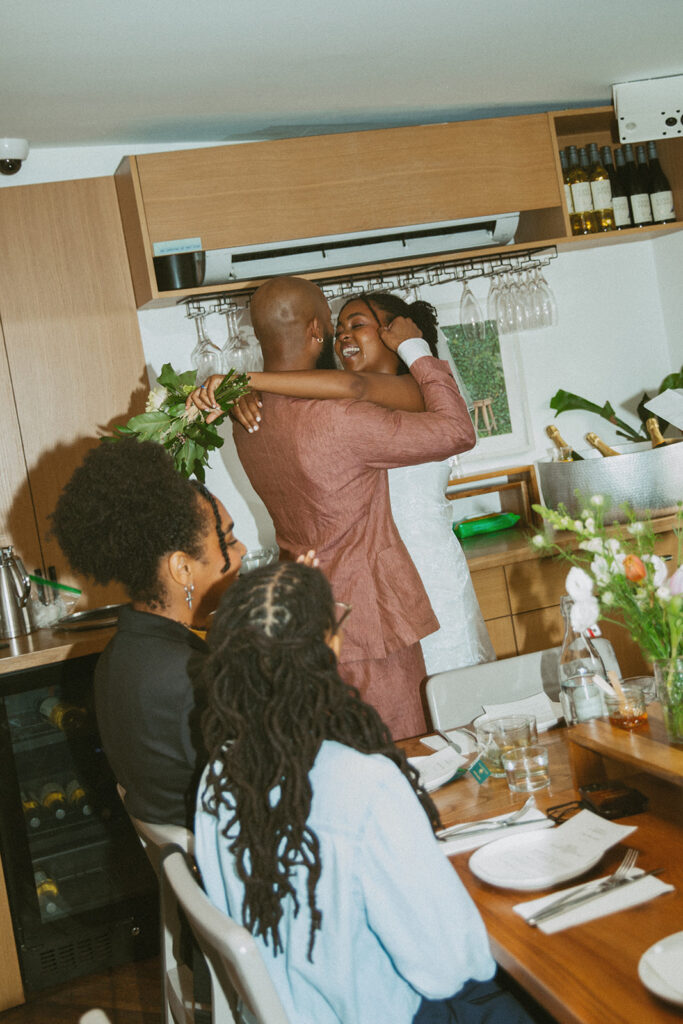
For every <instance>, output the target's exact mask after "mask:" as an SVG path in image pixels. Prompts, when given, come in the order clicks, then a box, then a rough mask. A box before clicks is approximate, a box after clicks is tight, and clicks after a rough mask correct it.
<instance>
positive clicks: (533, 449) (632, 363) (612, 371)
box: [0, 144, 683, 549]
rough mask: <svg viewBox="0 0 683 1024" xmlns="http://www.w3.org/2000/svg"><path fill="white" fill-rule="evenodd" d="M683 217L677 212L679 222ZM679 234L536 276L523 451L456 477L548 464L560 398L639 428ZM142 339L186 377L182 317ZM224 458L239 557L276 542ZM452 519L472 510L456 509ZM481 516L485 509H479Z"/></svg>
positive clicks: (523, 374) (578, 439) (38, 160)
mask: <svg viewBox="0 0 683 1024" xmlns="http://www.w3.org/2000/svg"><path fill="white" fill-rule="evenodd" d="M160 148H164V149H170V148H190V144H185V145H183V144H178V146H175V147H171V146H164V147H159V146H155V147H153V146H147V147H145V146H140V145H137V146H133V145H131V146H121V147H117V146H101V147H83V148H78V149H45V150H36V151H32V152H31V153H30V155H29V159H28V160H27V161H26V163H25V165H24V167H23V168H22V169H21V171H20V172H19V173H18V174H17V175H15V176H13V177H11V178H6V177H5V178H0V185H2V186H7V185H24V184H34V183H38V182H42V181H50V180H62V179H66V178H76V177H90V176H95V175H103V174H112V173H113V172H114V170H115V169H116V167H117V165H118V163H119V161H120V159H121V158H122V157H123V156H125V155H127V154H131V153H140V152H149V151H153V150H158V149H160ZM681 212H683V211H681ZM682 267H683V233H677V234H672V235H668V236H665V237H662V238H658V239H657V240H656V241H654V242H650V241H640V242H632V243H629V244H623V245H609V246H604V247H596V248H593V249H586V250H581V251H573V252H571V253H560V255H559V257H558V258H557V259H556V260H554V261H552V263H551V264H550V266H549V267H548V268H546V271H545V274H546V278H547V280H548V283H549V284H550V286H551V288H552V289H553V291H554V293H555V296H556V299H557V304H558V308H559V323H558V324H557V326H555V327H552V328H549V329H547V330H543V331H529V332H526V333H523V334H520V335H519V337H518V339H517V340H516V342H515V340H514V339H512V338H510V337H503V338H502V339H501V343H502V345H503V346H515V344H517V345H518V353H519V361H520V379H521V382H522V388H523V391H524V398H525V401H526V405H527V408H528V435H529V444H528V447H526V448H524V449H520V450H519V451H518V452H515V453H513V454H509V453H508V454H506V455H505V456H501V457H499V458H489V459H482V458H481V455H480V453H479V452H478V451H475V452H473V453H472V454H471V455H467V456H464V457H463V459H462V465H463V471H464V472H469V471H473V470H474V469H475V468H476V469H479V468H484V469H488V468H492V467H497V466H511V465H517V464H526V463H529V462H533V461H534V460H535V459H537V458H542V457H545V456H546V455H547V454H548V451H549V442H548V440H547V437H546V435H545V429H544V428H545V426H546V424H548V423H550V422H551V421H552V419H553V415H554V414H553V413H552V410H551V409H550V406H549V402H550V398H551V397H552V395H553V394H554V393H555V392H556V391H557V389H558V388H564V389H565V390H567V391H574V392H576V393H578V394H581V395H583V396H584V397H586V398H589V399H591V400H592V401H595V402H596V403H598V404H600V405H602V404H603V402H605V401H606V400H609V401H610V402H611V403H612V404H613V406H614V408H615V410H616V412H617V415H619V416H621V417H622V418H623V419H625V420H626V421H627V422H629V423H631V424H632V425H633V426H636V427H637V426H638V419H637V417H636V416H635V407H636V405H637V404H638V401H639V399H640V396H641V394H642V391H643V390H650V391H652V390H653V389H656V388H657V387H658V385H659V383H660V381H661V380H662V378H663V377H664V376H665V375H666V374H667V373H670V372H671V371H672V370H678V369H680V367H681V364H682V363H683V342H682V340H681V328H680V325H681V323H683V287H682V280H681V278H682V273H681V268H682ZM472 288H473V291H474V293H475V295H476V297H477V299H478V300H479V302H480V304H481V305H482V307H483V308H485V303H486V293H487V290H488V282H486V281H481V280H479V281H474V282H473V284H472ZM424 297H425V298H427V299H429V300H430V301H433V302H435V303H436V304H437V305H438V304H441V303H443V302H446V301H456V302H457V301H458V300H459V297H460V286H457V285H451V286H444V288H438V289H425V291H424ZM139 321H140V330H141V334H142V341H143V346H144V351H145V356H146V359H147V362H148V366H149V370H150V375H151V376H152V377H153V376H154V375H155V374H156V373H158V371H159V370H160V368H161V365H162V364H163V363H164V362H171V363H172V364H173V365H174V366H175V367H176V368H177V369H186V368H187V367H189V357H190V352H191V351H192V348H193V347H194V344H195V332H194V326H193V324H192V323H191V322H190V321H189V320H187V319H186V318H185V316H184V312H183V310H181V309H176V308H171V309H160V310H145V311H142V312H141V313H139ZM207 326H208V328H209V331H210V333H211V332H213V333H214V334H215V335H216V340H218V342H219V343H222V340H223V338H224V320H223V318H222V317H217V316H212V317H209V319H208V322H207ZM557 423H558V426H559V428H560V431H561V433H563V434H564V436H565V437H566V439H567V441H569V442H570V443H571V444H572V445H573V446H574V447H575V448H579V449H580V448H584V447H585V442H584V441H583V436H584V434H585V433H586V432H587V431H588V430H595V431H597V433H599V434H600V435H601V436H603V437H604V438H605V440H606V441H607V442H608V443H618V442H619V438H618V437H617V435H616V430H615V428H614V427H613V426H612V425H611V424H609V423H607V422H605V421H604V420H601V419H598V418H597V417H595V416H593V415H592V414H589V413H583V412H571V413H565V414H562V415H561V416H560V417H559V418H558V420H557ZM224 433H225V435H226V442H225V446H224V447H223V448H222V449H221V450H220V451H219V452H216V453H214V456H213V458H212V465H211V469H210V471H209V474H208V476H207V483H208V485H209V486H210V487H211V488H212V489H213V490H214V491H215V492H216V493H217V494H218V495H219V497H220V498H221V499H222V500H223V502H224V503H225V505H226V506H227V508H228V509H229V510H230V512H231V514H232V515H233V517H234V519H235V522H236V524H237V530H238V536H240V537H241V539H242V540H243V541H244V542H245V544H246V545H247V547H248V548H250V549H251V548H257V547H264V546H268V545H269V544H270V543H272V540H273V528H272V524H271V522H270V519H269V517H268V515H267V513H266V512H265V510H264V509H263V507H262V506H261V503H260V502H259V500H258V498H257V497H256V495H255V494H254V492H253V491H252V489H251V487H250V485H249V483H248V481H247V480H246V477H245V475H244V473H243V471H242V469H241V467H240V466H239V462H238V460H237V458H236V455H235V451H234V445H233V442H232V438H231V432H230V428H229V427H228V428H225V431H224ZM462 504H463V503H459V504H458V507H457V511H456V516H458V517H459V516H460V515H464V514H465V513H470V512H471V511H475V510H478V509H479V506H476V505H475V506H474V507H470V506H468V507H467V508H465V509H463V508H462V507H461V506H462ZM481 507H485V506H481Z"/></svg>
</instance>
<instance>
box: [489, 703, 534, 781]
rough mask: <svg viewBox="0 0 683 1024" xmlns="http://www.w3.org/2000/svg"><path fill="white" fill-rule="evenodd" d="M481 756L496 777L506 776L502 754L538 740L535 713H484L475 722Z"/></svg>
mask: <svg viewBox="0 0 683 1024" xmlns="http://www.w3.org/2000/svg"><path fill="white" fill-rule="evenodd" d="M474 730H475V733H476V736H477V750H478V751H479V756H480V757H481V760H482V761H483V762H484V764H485V765H486V767H487V768H488V769H489V771H490V772H491V775H493V776H494V778H499V779H502V778H504V777H505V769H504V768H503V762H502V756H503V754H504V753H505V752H506V751H507V750H511V749H512V748H513V747H525V746H529V744H532V743H535V742H536V741H537V740H538V730H537V728H536V718H535V716H534V715H505V716H503V717H502V718H489V716H488V715H483V716H482V717H481V718H480V719H478V720H477V721H476V722H475V723H474Z"/></svg>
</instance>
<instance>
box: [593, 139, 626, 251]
mask: <svg viewBox="0 0 683 1024" xmlns="http://www.w3.org/2000/svg"><path fill="white" fill-rule="evenodd" d="M600 152H601V154H602V163H603V166H604V167H605V169H606V170H607V173H608V174H609V179H610V183H611V185H612V210H613V211H614V227H615V228H616V229H617V231H621V229H622V228H628V227H630V226H631V208H630V207H629V205H628V195H627V193H626V189H625V188H624V184H623V182H622V180H621V177H620V176H619V174H618V173H617V170H616V168H615V166H614V163H613V162H612V150H611V149H610V148H609V146H603V147H602V149H601V151H600Z"/></svg>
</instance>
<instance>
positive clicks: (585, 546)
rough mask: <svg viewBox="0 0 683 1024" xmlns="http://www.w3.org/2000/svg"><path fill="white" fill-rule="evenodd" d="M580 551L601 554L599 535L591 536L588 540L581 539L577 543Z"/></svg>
mask: <svg viewBox="0 0 683 1024" xmlns="http://www.w3.org/2000/svg"><path fill="white" fill-rule="evenodd" d="M579 547H580V548H581V550H582V551H591V552H592V553H593V554H594V555H600V554H602V550H603V543H602V541H601V540H600V538H599V537H591V539H590V540H582V541H581V543H580V544H579Z"/></svg>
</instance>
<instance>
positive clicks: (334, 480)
mask: <svg viewBox="0 0 683 1024" xmlns="http://www.w3.org/2000/svg"><path fill="white" fill-rule="evenodd" d="M411 373H412V374H413V376H414V377H415V379H416V381H417V383H418V385H419V387H420V390H421V391H422V395H423V398H424V402H425V407H426V412H420V413H409V412H401V411H395V410H390V409H383V408H381V407H380V406H378V405H373V404H371V403H370V402H363V401H357V400H338V401H337V400H327V401H321V400H317V399H316V400H312V399H302V398H287V397H283V396H281V395H262V400H263V410H262V412H263V417H262V420H261V424H260V427H259V430H258V431H257V432H256V433H253V434H249V433H248V432H247V431H246V430H244V429H243V428H242V427H241V426H239V425H238V424H235V425H234V437H235V444H236V446H237V451H238V454H239V457H240V460H241V462H242V465H243V466H244V469H245V471H246V473H247V476H248V477H249V479H250V480H251V483H252V486H253V487H254V490H255V491H256V492H257V494H258V495H259V496H260V498H261V499H262V501H263V502H264V504H265V506H266V508H267V509H268V511H269V513H270V515H271V517H272V519H273V523H274V525H275V531H276V539H277V542H278V545H279V546H280V549H281V550H282V551H283V552H285V553H286V554H287V555H288V556H290V557H292V558H296V557H297V555H299V554H302V553H304V552H306V551H308V549H309V548H315V550H316V551H317V554H318V558H319V559H320V568H321V569H322V570H323V571H324V572H325V574H326V575H327V577H328V579H329V580H330V582H331V584H332V588H333V590H334V596H335V599H336V600H339V601H345V602H347V603H348V604H352V605H353V612H352V614H351V615H350V616H349V618H348V619H347V620H346V624H345V633H344V643H343V645H342V653H341V658H340V660H341V661H343V662H345V661H356V660H360V659H368V658H384V657H386V656H387V655H388V654H390V653H392V652H394V651H396V650H399V649H400V648H403V647H407V646H410V645H411V644H413V643H416V642H417V641H418V640H420V639H421V638H422V637H423V636H427V635H428V634H429V633H432V632H434V630H435V629H438V621H437V619H436V617H435V615H434V613H433V611H432V608H431V605H430V604H429V600H428V598H427V595H426V593H425V590H424V587H423V586H422V582H421V580H420V577H419V575H418V573H417V570H416V569H415V566H414V565H413V562H412V560H411V558H410V556H409V554H408V552H407V550H406V548H405V546H404V544H403V542H402V540H401V538H400V537H399V534H398V531H397V529H396V526H395V524H394V521H393V519H392V516H391V506H390V503H389V485H388V479H387V474H386V470H387V469H389V468H391V467H394V466H408V465H414V464H416V463H420V462H431V461H436V460H441V459H445V458H448V457H449V456H450V455H453V454H455V453H457V452H462V451H467V450H468V449H470V448H471V447H472V446H473V445H474V441H475V434H474V428H473V426H472V421H471V419H470V416H469V413H468V411H467V407H466V405H465V403H464V401H463V399H462V398H461V396H460V392H459V391H458V387H457V385H456V383H455V381H454V380H453V377H452V375H451V372H450V369H449V367H448V364H447V363H445V362H441V361H440V360H438V359H434V358H432V357H431V356H422V357H421V358H419V359H417V360H416V361H415V362H414V363H413V365H412V367H411ZM428 528H429V526H428V524H425V529H428Z"/></svg>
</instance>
